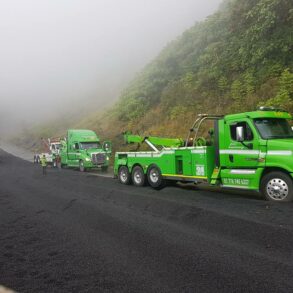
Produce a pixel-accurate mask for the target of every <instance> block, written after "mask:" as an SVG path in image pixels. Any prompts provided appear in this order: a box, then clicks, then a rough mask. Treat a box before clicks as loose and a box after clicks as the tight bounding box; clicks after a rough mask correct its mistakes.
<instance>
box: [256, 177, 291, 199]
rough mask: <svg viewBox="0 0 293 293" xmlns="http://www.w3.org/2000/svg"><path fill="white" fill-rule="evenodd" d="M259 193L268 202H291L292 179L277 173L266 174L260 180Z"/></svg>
mask: <svg viewBox="0 0 293 293" xmlns="http://www.w3.org/2000/svg"><path fill="white" fill-rule="evenodd" d="M261 193H262V194H263V196H264V197H265V198H266V199H267V200H269V201H278V202H288V201H292V200H293V182H292V178H291V177H290V176H289V175H287V174H286V173H283V172H279V171H276V172H271V173H268V174H266V175H265V176H264V177H263V178H262V180H261Z"/></svg>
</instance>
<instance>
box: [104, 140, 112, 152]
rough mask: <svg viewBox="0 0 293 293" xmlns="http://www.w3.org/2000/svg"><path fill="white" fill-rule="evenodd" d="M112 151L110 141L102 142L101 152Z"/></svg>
mask: <svg viewBox="0 0 293 293" xmlns="http://www.w3.org/2000/svg"><path fill="white" fill-rule="evenodd" d="M111 149H112V143H111V142H110V141H104V142H103V150H104V151H105V152H111Z"/></svg>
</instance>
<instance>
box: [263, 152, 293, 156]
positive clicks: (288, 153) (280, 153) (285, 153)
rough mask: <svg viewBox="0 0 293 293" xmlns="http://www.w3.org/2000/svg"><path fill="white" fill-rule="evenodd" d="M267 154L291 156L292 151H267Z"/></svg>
mask: <svg viewBox="0 0 293 293" xmlns="http://www.w3.org/2000/svg"><path fill="white" fill-rule="evenodd" d="M268 155H272V156H291V155H292V151H268Z"/></svg>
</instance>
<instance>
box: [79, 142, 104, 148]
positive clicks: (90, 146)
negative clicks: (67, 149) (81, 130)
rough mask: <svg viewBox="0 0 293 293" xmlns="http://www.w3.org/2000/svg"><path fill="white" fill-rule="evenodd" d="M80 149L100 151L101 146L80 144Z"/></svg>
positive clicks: (89, 143) (87, 143) (96, 143)
mask: <svg viewBox="0 0 293 293" xmlns="http://www.w3.org/2000/svg"><path fill="white" fill-rule="evenodd" d="M80 148H81V149H83V150H88V149H100V148H101V144H100V143H99V142H81V143H80Z"/></svg>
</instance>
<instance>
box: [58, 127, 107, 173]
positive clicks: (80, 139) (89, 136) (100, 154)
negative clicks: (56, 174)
mask: <svg viewBox="0 0 293 293" xmlns="http://www.w3.org/2000/svg"><path fill="white" fill-rule="evenodd" d="M60 155H61V165H62V166H66V167H72V168H79V170H80V171H82V172H83V171H85V170H86V169H93V168H98V167H99V168H102V170H106V169H107V168H108V165H109V158H110V155H111V143H110V142H104V143H103V144H101V143H100V139H99V137H98V136H97V135H96V133H95V132H94V131H91V130H86V129H79V130H77V129H70V130H68V131H67V136H66V139H64V140H63V141H62V148H61V152H60Z"/></svg>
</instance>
